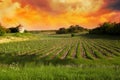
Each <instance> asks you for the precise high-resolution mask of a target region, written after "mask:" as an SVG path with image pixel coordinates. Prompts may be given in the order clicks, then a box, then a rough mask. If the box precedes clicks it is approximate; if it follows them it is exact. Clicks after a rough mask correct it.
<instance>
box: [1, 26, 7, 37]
mask: <svg viewBox="0 0 120 80" xmlns="http://www.w3.org/2000/svg"><path fill="white" fill-rule="evenodd" d="M5 33H6V30H5V28H3V26H1V25H0V36H3V35H4V34H5Z"/></svg>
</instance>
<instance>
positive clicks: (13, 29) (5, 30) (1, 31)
mask: <svg viewBox="0 0 120 80" xmlns="http://www.w3.org/2000/svg"><path fill="white" fill-rule="evenodd" d="M20 26H21V25H18V26H16V27H10V28H5V27H3V26H2V25H1V24H0V36H3V35H4V34H6V33H17V32H19V27H20Z"/></svg>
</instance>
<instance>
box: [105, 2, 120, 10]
mask: <svg viewBox="0 0 120 80" xmlns="http://www.w3.org/2000/svg"><path fill="white" fill-rule="evenodd" d="M107 2H108V5H107V8H108V9H111V10H116V11H120V0H107Z"/></svg>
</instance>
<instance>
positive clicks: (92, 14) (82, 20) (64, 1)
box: [0, 0, 120, 30]
mask: <svg viewBox="0 0 120 80" xmlns="http://www.w3.org/2000/svg"><path fill="white" fill-rule="evenodd" d="M107 21H110V22H119V21H120V0H0V23H1V24H2V25H3V26H5V27H12V26H17V25H19V24H22V25H23V26H24V27H25V28H26V29H28V30H37V29H38V30H43V29H58V28H60V27H69V26H70V25H76V24H78V25H81V26H83V27H85V28H94V27H97V26H98V25H99V24H101V23H103V22H107Z"/></svg>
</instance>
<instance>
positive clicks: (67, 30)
mask: <svg viewBox="0 0 120 80" xmlns="http://www.w3.org/2000/svg"><path fill="white" fill-rule="evenodd" d="M83 31H87V29H85V28H83V27H81V26H79V25H75V26H74V25H71V26H70V27H69V28H64V27H63V28H60V29H59V30H57V31H56V34H67V33H78V32H83Z"/></svg>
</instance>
